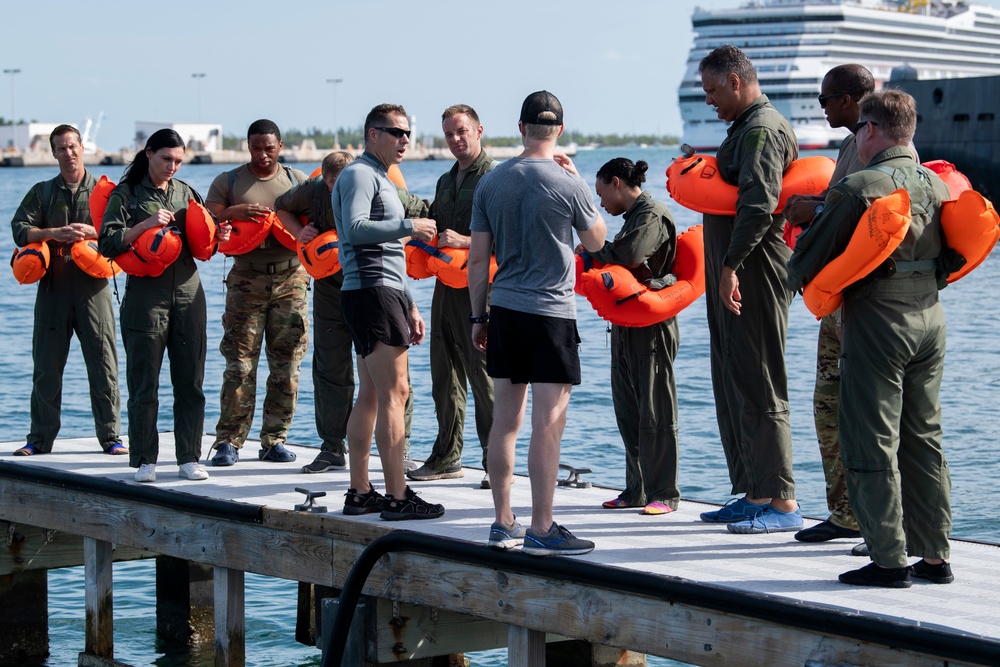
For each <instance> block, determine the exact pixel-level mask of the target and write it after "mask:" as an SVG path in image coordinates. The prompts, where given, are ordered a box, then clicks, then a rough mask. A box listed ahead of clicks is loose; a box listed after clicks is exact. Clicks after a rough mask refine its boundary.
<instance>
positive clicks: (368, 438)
mask: <svg viewBox="0 0 1000 667" xmlns="http://www.w3.org/2000/svg"><path fill="white" fill-rule="evenodd" d="M370 356H371V355H369V357H370ZM357 362H358V398H357V400H356V401H355V402H354V407H353V408H351V415H350V417H348V419H347V455H348V457H349V458H350V462H351V488H352V489H354V490H355V491H357V492H358V493H367V492H368V491H369V490H370V489H371V483H370V481H369V478H368V460H369V459H370V458H371V451H372V436H373V435H374V433H375V417H376V414H377V410H378V397H377V395H376V393H375V385H374V381H373V380H372V376H371V373H370V372H369V370H368V364H367V363H365V360H364V359H362V358H361V355H358V358H357Z"/></svg>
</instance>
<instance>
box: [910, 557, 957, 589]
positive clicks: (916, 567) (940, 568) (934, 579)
mask: <svg viewBox="0 0 1000 667" xmlns="http://www.w3.org/2000/svg"><path fill="white" fill-rule="evenodd" d="M910 576H911V577H916V578H917V579H927V580H928V581H930V582H931V583H934V584H950V583H951V582H953V581H955V575H953V574H952V573H951V565H949V564H948V563H938V564H937V565H931V564H930V563H928V562H927V561H925V560H921V561H918V562H916V563H914V564H913V565H911V566H910Z"/></svg>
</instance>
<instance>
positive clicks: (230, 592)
mask: <svg viewBox="0 0 1000 667" xmlns="http://www.w3.org/2000/svg"><path fill="white" fill-rule="evenodd" d="M244 590H245V587H244V574H243V572H242V571H240V570H233V569H230V568H226V567H216V568H215V667H243V665H244V664H245V663H246V629H245V627H244V604H245V599H244Z"/></svg>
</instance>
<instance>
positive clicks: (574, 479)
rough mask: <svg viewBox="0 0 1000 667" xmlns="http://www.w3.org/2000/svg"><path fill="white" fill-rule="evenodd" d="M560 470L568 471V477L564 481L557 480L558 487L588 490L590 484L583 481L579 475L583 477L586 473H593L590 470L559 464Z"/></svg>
mask: <svg viewBox="0 0 1000 667" xmlns="http://www.w3.org/2000/svg"><path fill="white" fill-rule="evenodd" d="M559 469H560V470H568V471H569V476H568V477H566V479H560V480H558V484H559V486H569V487H572V488H574V489H589V488H590V482H587V481H584V480H583V479H582V478H581V477H580V475H585V474H587V473H590V472H593V471H592V470H591V469H590V468H574V467H573V466H571V465H566V464H565V463H560V464H559Z"/></svg>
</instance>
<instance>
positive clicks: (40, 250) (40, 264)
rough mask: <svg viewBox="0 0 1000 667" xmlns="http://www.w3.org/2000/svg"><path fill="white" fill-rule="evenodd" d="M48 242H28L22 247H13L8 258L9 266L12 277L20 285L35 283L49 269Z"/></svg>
mask: <svg viewBox="0 0 1000 667" xmlns="http://www.w3.org/2000/svg"><path fill="white" fill-rule="evenodd" d="M50 260H51V255H50V253H49V244H48V242H46V241H39V242H37V243H29V244H28V245H26V246H24V247H23V248H15V249H14V254H13V255H12V256H11V258H10V268H11V270H12V271H13V272H14V278H15V279H16V280H17V282H19V283H20V284H22V285H30V284H31V283H37V282H38V281H39V280H41V279H42V276H44V275H45V272H46V271H48V270H49V261H50Z"/></svg>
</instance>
